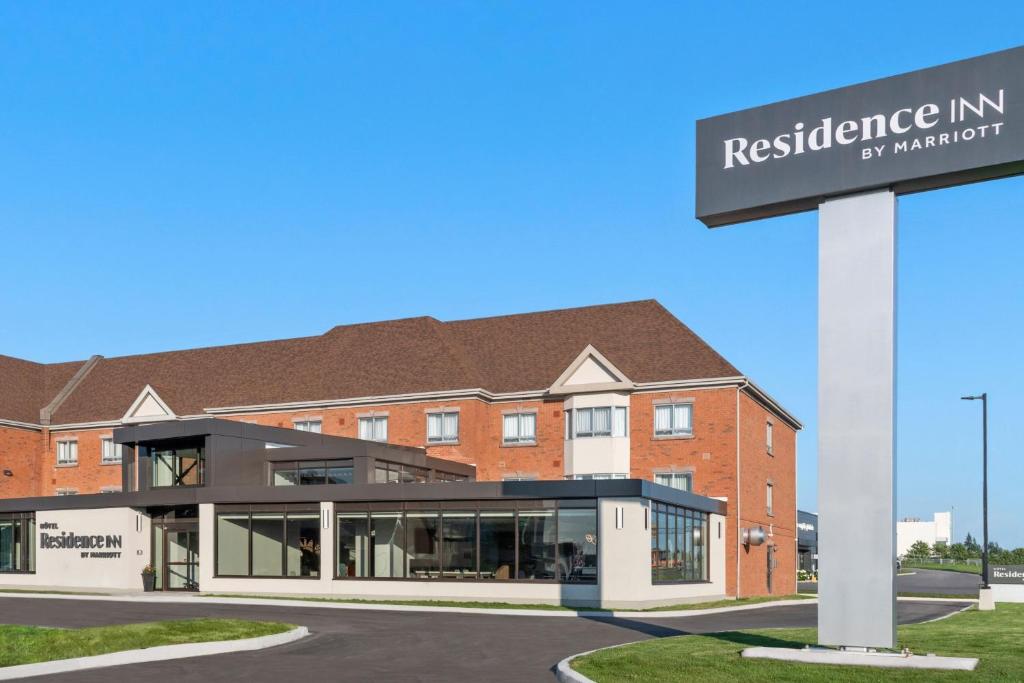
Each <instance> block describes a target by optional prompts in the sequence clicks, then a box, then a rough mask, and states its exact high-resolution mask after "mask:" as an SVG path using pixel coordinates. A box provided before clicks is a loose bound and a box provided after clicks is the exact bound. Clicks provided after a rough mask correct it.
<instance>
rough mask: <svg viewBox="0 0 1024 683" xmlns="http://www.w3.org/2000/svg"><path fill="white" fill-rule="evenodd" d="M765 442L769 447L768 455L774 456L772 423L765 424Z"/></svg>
mask: <svg viewBox="0 0 1024 683" xmlns="http://www.w3.org/2000/svg"><path fill="white" fill-rule="evenodd" d="M764 442H765V445H766V446H767V447H768V455H772V423H771V422H767V423H766V424H765V434H764Z"/></svg>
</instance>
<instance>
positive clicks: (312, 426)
mask: <svg viewBox="0 0 1024 683" xmlns="http://www.w3.org/2000/svg"><path fill="white" fill-rule="evenodd" d="M292 424H293V425H294V426H295V429H297V430H299V431H300V432H313V433H314V434H319V433H320V431H321V429H322V428H323V422H322V421H321V420H319V419H316V420H295V421H294V422H293V423H292Z"/></svg>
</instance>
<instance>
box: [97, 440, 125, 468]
mask: <svg viewBox="0 0 1024 683" xmlns="http://www.w3.org/2000/svg"><path fill="white" fill-rule="evenodd" d="M119 462H121V447H120V446H118V445H117V444H116V443H114V439H112V438H110V437H106V438H103V439H100V463H102V464H104V465H116V464H117V463H119Z"/></svg>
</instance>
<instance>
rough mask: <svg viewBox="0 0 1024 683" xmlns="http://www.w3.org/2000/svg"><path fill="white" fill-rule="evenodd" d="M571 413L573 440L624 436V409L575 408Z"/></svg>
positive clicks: (625, 428)
mask: <svg viewBox="0 0 1024 683" xmlns="http://www.w3.org/2000/svg"><path fill="white" fill-rule="evenodd" d="M572 412H573V415H574V420H573V427H574V429H573V433H572V437H573V438H577V439H579V438H587V437H600V436H626V433H627V432H626V430H627V425H626V422H627V415H626V413H627V409H626V408H621V407H608V408H576V409H575V410H574V411H572Z"/></svg>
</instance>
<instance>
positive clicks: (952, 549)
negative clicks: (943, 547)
mask: <svg viewBox="0 0 1024 683" xmlns="http://www.w3.org/2000/svg"><path fill="white" fill-rule="evenodd" d="M949 557H950V558H951V559H954V560H956V561H957V562H963V561H965V560H966V559H967V558H968V557H970V555H969V553H968V552H967V547H966V546H965V545H964V544H963V543H954V544H953V545H951V546H949Z"/></svg>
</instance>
